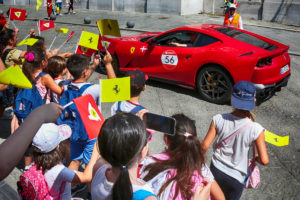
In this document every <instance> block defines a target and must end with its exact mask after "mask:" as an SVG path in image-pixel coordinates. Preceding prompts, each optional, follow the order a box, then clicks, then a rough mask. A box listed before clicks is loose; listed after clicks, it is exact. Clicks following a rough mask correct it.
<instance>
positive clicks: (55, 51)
mask: <svg viewBox="0 0 300 200" xmlns="http://www.w3.org/2000/svg"><path fill="white" fill-rule="evenodd" d="M58 52H59V49H54V50H53V51H51V54H52V55H53V56H56V55H58Z"/></svg>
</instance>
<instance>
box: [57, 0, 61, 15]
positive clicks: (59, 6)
mask: <svg viewBox="0 0 300 200" xmlns="http://www.w3.org/2000/svg"><path fill="white" fill-rule="evenodd" d="M56 6H57V9H58V10H59V11H58V12H59V13H56V15H62V14H61V9H62V0H56Z"/></svg>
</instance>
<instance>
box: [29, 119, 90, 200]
mask: <svg viewBox="0 0 300 200" xmlns="http://www.w3.org/2000/svg"><path fill="white" fill-rule="evenodd" d="M71 134H72V130H71V128H70V127H69V126H68V125H65V124H63V125H59V126H58V125H56V124H54V123H47V124H43V125H42V126H41V128H40V129H39V131H38V132H37V134H36V135H35V137H34V138H33V142H32V146H33V160H34V165H36V167H37V169H42V171H43V174H44V176H45V180H46V182H47V185H48V190H49V193H50V196H51V197H52V198H53V199H71V182H80V181H84V174H83V173H82V172H76V171H75V170H70V169H68V168H67V167H65V166H64V165H63V164H62V161H63V160H64V158H65V157H66V156H67V155H65V154H66V152H68V149H67V148H69V147H68V146H67V145H66V143H65V141H66V140H67V139H68V138H69V137H70V136H71Z"/></svg>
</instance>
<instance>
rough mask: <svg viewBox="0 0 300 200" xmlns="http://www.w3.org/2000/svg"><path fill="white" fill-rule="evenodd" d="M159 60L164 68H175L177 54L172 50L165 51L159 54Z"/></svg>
mask: <svg viewBox="0 0 300 200" xmlns="http://www.w3.org/2000/svg"><path fill="white" fill-rule="evenodd" d="M161 62H162V64H163V66H164V67H165V68H166V69H169V70H171V69H175V68H176V66H177V64H178V56H177V54H176V52H175V51H173V50H168V51H165V52H163V54H162V55H161Z"/></svg>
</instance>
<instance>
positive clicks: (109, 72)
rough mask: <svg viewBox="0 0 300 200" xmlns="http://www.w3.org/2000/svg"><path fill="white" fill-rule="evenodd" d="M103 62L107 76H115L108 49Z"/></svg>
mask: <svg viewBox="0 0 300 200" xmlns="http://www.w3.org/2000/svg"><path fill="white" fill-rule="evenodd" d="M103 62H104V65H105V68H106V72H107V78H117V76H116V74H115V70H114V67H113V66H112V64H111V62H112V57H111V55H110V53H109V52H108V51H106V54H105V56H104V58H103Z"/></svg>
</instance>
